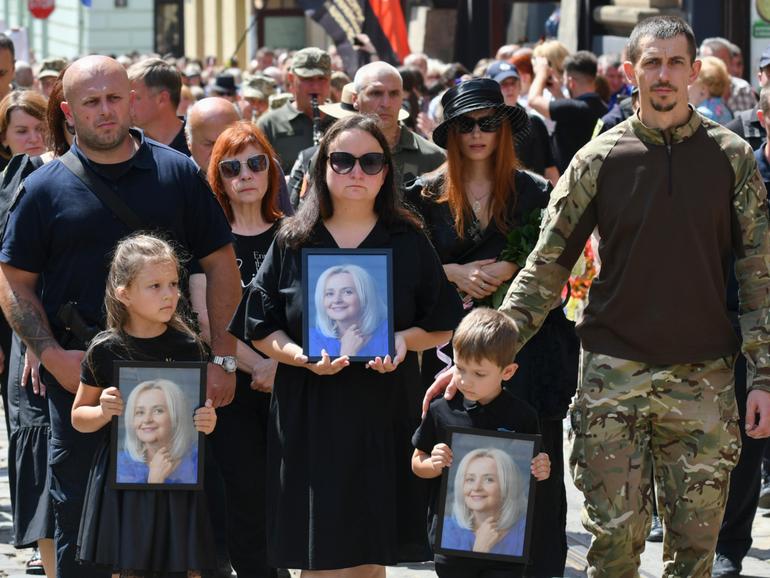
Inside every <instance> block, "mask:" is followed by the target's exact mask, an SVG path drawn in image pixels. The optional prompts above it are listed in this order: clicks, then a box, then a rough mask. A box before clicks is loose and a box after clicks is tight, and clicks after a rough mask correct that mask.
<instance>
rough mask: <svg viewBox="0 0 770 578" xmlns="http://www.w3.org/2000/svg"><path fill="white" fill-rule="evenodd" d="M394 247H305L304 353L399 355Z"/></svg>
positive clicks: (314, 356) (313, 357)
mask: <svg viewBox="0 0 770 578" xmlns="http://www.w3.org/2000/svg"><path fill="white" fill-rule="evenodd" d="M392 258H393V253H392V251H391V250H390V249H303V250H302V292H303V302H304V311H303V325H304V327H303V335H302V337H303V343H304V346H303V351H304V354H305V355H306V356H307V357H308V359H309V360H310V361H318V360H320V359H321V351H322V350H325V351H326V352H327V353H328V354H329V357H332V358H335V357H340V356H342V355H348V356H349V357H350V360H351V361H369V360H371V359H374V358H375V357H385V356H386V355H390V356H391V357H393V356H394V355H395V346H394V337H393V336H394V328H393V264H392Z"/></svg>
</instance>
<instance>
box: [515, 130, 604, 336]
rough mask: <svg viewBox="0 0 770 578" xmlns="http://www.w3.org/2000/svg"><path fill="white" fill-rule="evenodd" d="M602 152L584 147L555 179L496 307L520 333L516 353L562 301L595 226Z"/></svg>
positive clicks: (591, 147)
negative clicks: (532, 241)
mask: <svg viewBox="0 0 770 578" xmlns="http://www.w3.org/2000/svg"><path fill="white" fill-rule="evenodd" d="M608 134H609V133H608ZM596 142H597V141H594V143H596ZM605 142H606V141H605ZM612 142H615V141H614V140H613V141H612ZM602 147H603V145H602V143H599V145H598V146H595V145H594V144H593V143H592V144H590V145H588V146H587V147H584V148H583V149H582V150H581V151H579V152H578V154H577V155H575V157H574V158H573V160H572V162H571V163H570V165H569V167H568V168H567V171H566V172H565V173H564V175H562V177H561V178H560V179H559V182H558V183H557V184H556V187H555V188H554V190H553V192H552V193H551V198H550V201H549V203H548V207H547V208H546V209H545V213H544V216H543V221H542V223H541V225H540V236H539V238H538V240H537V244H536V245H535V248H534V250H533V251H532V253H530V255H529V257H528V258H527V264H526V266H525V267H524V269H522V270H521V271H519V273H518V275H516V278H515V279H514V281H513V283H512V284H511V287H510V289H509V290H508V293H507V294H506V296H505V299H504V300H503V304H502V305H501V307H500V311H502V312H504V313H506V314H507V315H509V316H510V317H511V318H512V319H513V320H514V322H515V323H516V326H517V329H518V331H519V341H518V343H517V346H516V351H519V350H520V349H521V348H522V347H523V346H524V344H525V343H526V342H527V340H528V339H529V338H531V337H532V336H533V335H534V334H535V333H537V330H538V329H539V328H540V325H541V324H542V323H543V321H544V320H545V318H546V316H547V315H548V313H549V312H550V311H551V309H552V308H553V307H554V305H555V304H556V303H557V302H558V301H559V300H560V299H561V291H562V288H563V287H564V284H565V283H566V281H567V278H568V277H569V274H570V271H571V270H572V266H573V265H574V264H575V261H577V258H578V256H579V255H580V253H581V251H582V250H583V247H584V246H585V243H586V240H587V239H588V237H589V235H590V234H591V232H592V231H593V229H594V227H595V226H596V216H595V211H594V207H593V205H592V203H593V200H594V197H595V196H596V180H597V175H598V171H599V169H600V167H601V163H602V161H603V159H604V158H605V156H606V155H605V154H602V151H601V150H599V149H601V148H602ZM609 148H611V146H610V147H608V148H607V150H609Z"/></svg>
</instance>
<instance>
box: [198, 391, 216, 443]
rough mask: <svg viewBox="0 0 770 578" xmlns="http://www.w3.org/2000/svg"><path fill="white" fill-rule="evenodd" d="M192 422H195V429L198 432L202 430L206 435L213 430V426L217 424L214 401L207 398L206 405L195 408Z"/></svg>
mask: <svg viewBox="0 0 770 578" xmlns="http://www.w3.org/2000/svg"><path fill="white" fill-rule="evenodd" d="M193 422H194V423H195V429H197V430H198V431H199V432H203V433H205V434H206V435H209V434H210V433H211V432H213V431H214V426H216V425H217V411H216V410H215V409H214V402H212V401H211V400H210V399H207V400H206V405H204V406H203V407H199V408H198V409H196V410H195V414H194V415H193Z"/></svg>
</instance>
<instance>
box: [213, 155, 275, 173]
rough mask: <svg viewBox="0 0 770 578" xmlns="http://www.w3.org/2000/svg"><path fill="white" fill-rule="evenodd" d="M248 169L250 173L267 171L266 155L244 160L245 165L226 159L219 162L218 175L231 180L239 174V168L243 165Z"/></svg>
mask: <svg viewBox="0 0 770 578" xmlns="http://www.w3.org/2000/svg"><path fill="white" fill-rule="evenodd" d="M244 164H245V165H246V166H247V167H249V170H250V171H251V172H252V173H261V172H262V171H264V170H266V169H267V155H265V154H261V155H254V156H251V157H249V158H247V159H246V162H245V163H242V162H241V161H239V160H238V159H228V160H225V161H219V174H221V175H222V176H223V177H224V178H226V179H232V178H235V177H237V176H238V175H240V174H241V167H242V166H243V165H244Z"/></svg>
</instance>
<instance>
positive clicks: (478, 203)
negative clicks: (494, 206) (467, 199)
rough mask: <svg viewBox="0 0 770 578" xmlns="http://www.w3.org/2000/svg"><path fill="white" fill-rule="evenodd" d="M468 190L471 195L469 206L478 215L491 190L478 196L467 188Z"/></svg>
mask: <svg viewBox="0 0 770 578" xmlns="http://www.w3.org/2000/svg"><path fill="white" fill-rule="evenodd" d="M468 192H470V194H471V197H473V202H472V203H471V208H472V209H473V212H474V213H475V214H476V216H477V217H478V216H479V214H480V213H481V209H482V207H483V205H484V204H486V201H487V199H488V198H489V195H490V194H491V191H487V192H485V193H483V194H481V195H480V196H478V197H477V196H476V195H475V194H474V193H473V191H472V190H470V189H468Z"/></svg>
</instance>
